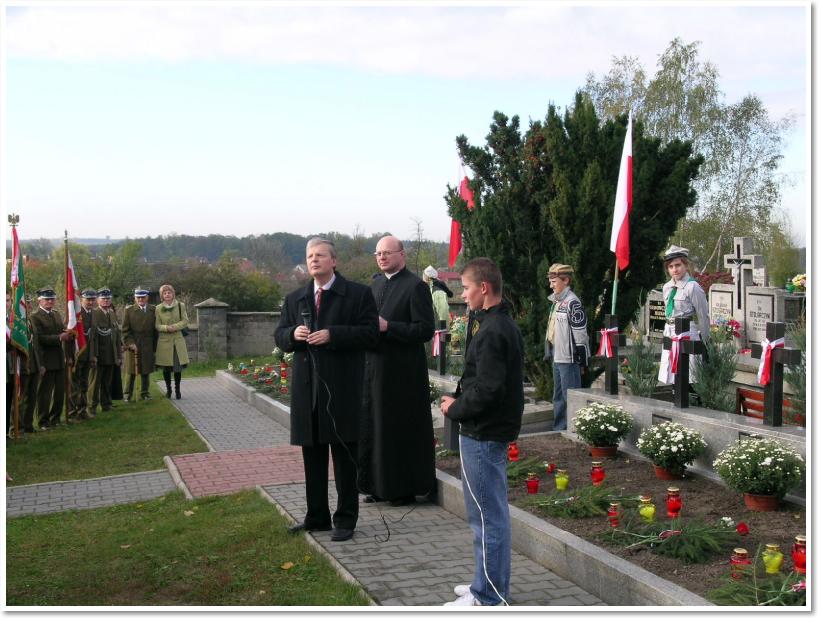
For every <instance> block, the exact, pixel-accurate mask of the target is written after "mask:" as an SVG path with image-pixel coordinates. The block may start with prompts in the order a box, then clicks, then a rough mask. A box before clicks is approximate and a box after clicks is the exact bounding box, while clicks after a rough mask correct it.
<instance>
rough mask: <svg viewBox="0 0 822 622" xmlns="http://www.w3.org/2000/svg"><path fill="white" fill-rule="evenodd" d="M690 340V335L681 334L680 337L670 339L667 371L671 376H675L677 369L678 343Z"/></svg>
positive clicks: (675, 336)
mask: <svg viewBox="0 0 822 622" xmlns="http://www.w3.org/2000/svg"><path fill="white" fill-rule="evenodd" d="M690 340H691V334H690V333H682V334H681V335H674V336H673V337H671V349H670V351H669V352H668V369H669V370H670V372H671V373H672V374H675V373H676V372H677V370H678V369H679V342H680V341H690Z"/></svg>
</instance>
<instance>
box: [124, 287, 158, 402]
mask: <svg viewBox="0 0 822 622" xmlns="http://www.w3.org/2000/svg"><path fill="white" fill-rule="evenodd" d="M156 341H157V329H156V328H155V327H154V305H150V304H148V290H147V289H145V288H143V287H137V288H136V289H135V290H134V304H133V305H129V306H128V307H126V308H125V311H123V343H124V344H125V347H126V355H127V356H128V358H129V361H128V362H127V363H124V365H123V366H124V367H125V369H126V374H128V382H127V384H126V391H125V395H124V397H125V401H127V402H128V401H130V399H131V396H132V395H134V381H135V376H136V375H137V374H140V398H141V399H144V400H149V399H151V395H149V392H148V377H149V374H151V372H153V371H154V344H155V343H156ZM129 355H130V356H129Z"/></svg>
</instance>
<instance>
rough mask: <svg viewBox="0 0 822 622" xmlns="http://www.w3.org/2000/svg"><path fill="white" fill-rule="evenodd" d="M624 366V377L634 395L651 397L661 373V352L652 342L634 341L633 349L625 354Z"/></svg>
mask: <svg viewBox="0 0 822 622" xmlns="http://www.w3.org/2000/svg"><path fill="white" fill-rule="evenodd" d="M624 362H627V364H625V365H623V366H622V377H623V378H624V379H625V384H626V385H627V387H628V389H629V390H630V391H631V394H632V395H639V396H641V397H650V396H651V395H652V394H653V392H654V390H655V389H656V386H657V383H658V380H657V374H658V373H659V352H658V351H657V349H656V348H654V346H653V345H652V344H650V343H647V344H646V343H645V342H644V341H643V340H642V339H638V340H636V341H634V343H633V345H632V346H631V350H630V352H629V353H628V354H626V355H625V358H624Z"/></svg>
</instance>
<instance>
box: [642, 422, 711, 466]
mask: <svg viewBox="0 0 822 622" xmlns="http://www.w3.org/2000/svg"><path fill="white" fill-rule="evenodd" d="M636 446H637V449H639V453H641V454H642V455H643V456H645V457H646V458H648V459H649V460H651V462H653V463H654V464H655V465H656V466H659V467H662V468H663V469H667V470H669V471H671V472H672V473H683V472H684V471H685V467H686V466H687V465H689V464H691V463H692V462H693V461H694V460H696V459H697V458H698V457H699V456H700V455H702V453H703V452H704V451H705V448H706V447H707V446H708V445H707V443H705V439H703V438H702V435H701V434H700V433H699V432H697V431H696V430H691V429H690V428H686V427H685V426H684V425H682V424H679V423H671V422H666V423H660V424H659V425H654V426H651V427H650V428H646V429H644V430H643V431H642V434H640V435H639V438H638V439H637V442H636Z"/></svg>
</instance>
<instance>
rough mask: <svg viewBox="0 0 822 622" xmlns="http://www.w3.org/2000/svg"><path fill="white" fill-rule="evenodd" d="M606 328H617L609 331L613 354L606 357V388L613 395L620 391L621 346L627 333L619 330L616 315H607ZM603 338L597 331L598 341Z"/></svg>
mask: <svg viewBox="0 0 822 622" xmlns="http://www.w3.org/2000/svg"><path fill="white" fill-rule="evenodd" d="M604 328H605V329H611V330H613V329H616V330H614V332H612V333H607V336H608V338H609V340H610V342H611V352H612V355H611V357H610V358H607V357H606V358H605V390H606V391H608V393H610V394H611V395H617V394H618V393H619V347H620V346H624V345H625V335H623V334H622V333H619V332H617V331H619V321H618V320H617V316H615V315H610V314H609V315H606V316H605V326H604ZM602 339H603V335H602V333H601V332H600V333H597V341H598V342H600V343H601V342H602ZM600 347H601V346H600ZM598 358H599V357H598Z"/></svg>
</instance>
